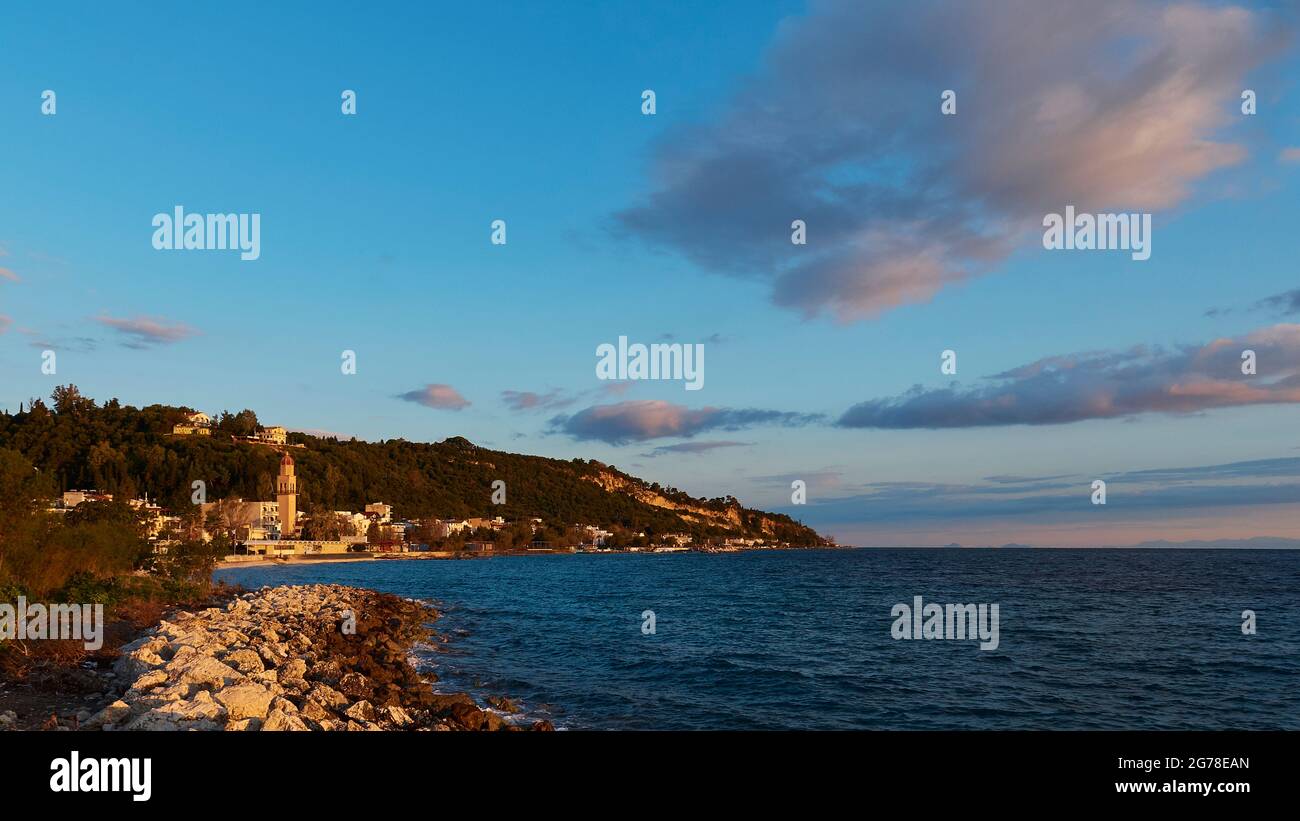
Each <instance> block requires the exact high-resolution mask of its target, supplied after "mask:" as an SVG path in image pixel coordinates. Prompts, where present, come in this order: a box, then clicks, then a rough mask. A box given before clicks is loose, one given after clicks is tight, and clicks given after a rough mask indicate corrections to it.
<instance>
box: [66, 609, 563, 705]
mask: <svg viewBox="0 0 1300 821" xmlns="http://www.w3.org/2000/svg"><path fill="white" fill-rule="evenodd" d="M437 615H438V614H437V613H436V611H434V610H433V609H432V608H431V607H428V606H427V605H424V604H421V603H419V602H414V601H408V600H404V599H401V598H398V597H396V596H392V595H388V594H384V593H377V592H375V591H372V590H361V589H357V588H351V587H341V586H338V585H309V586H301V587H275V588H263V589H262V590H260V591H257V592H254V593H248V594H245V595H242V596H238V597H236V598H234V599H232V600H231V601H230V602H229V603H228V604H227V605H226V606H225V607H224V608H216V607H211V608H208V609H206V610H201V611H198V612H193V613H190V612H181V613H174V614H170V616H169V618H167V619H165V620H163V621H162V622H160V623H159V625H158V626H157V627H156V628H154V629H152V630H150V631H149V632H147V633H145V634H144V635H143V636H141V637H140V638H138V639H137V640H135V641H133V642H131V643H130V644H127V645H126V646H124V647H123V648H122V655H121V657H120V658H119V659H118V660H117V663H116V665H115V667H114V671H115V672H116V674H117V681H119V682H122V686H123V687H125V688H128V689H126V690H125V692H122V693H121V694H120V696H121V697H120V698H118V699H117V700H116V701H114V702H113V703H112V704H110V705H108V706H107V707H105V708H104V709H103V710H101V711H100V712H99V713H98V714H97V715H95V716H93V717H92V718H91V719H90V720H89V721H88V722H86V723H85V724H84V725H82V727H83V729H104V730H519V729H525V728H524V727H522V726H520V725H517V724H514V723H512V722H510V721H509V720H507V719H506V718H503V717H502V716H501V715H500V714H498V713H497V712H494V711H491V710H483V709H481V708H480V707H479V706H478V705H477V704H476V703H475V701H474V700H473V698H471V697H470V696H468V695H466V694H464V693H456V694H451V695H447V694H438V693H434V692H433V688H432V686H431V683H430V680H432V679H433V678H435V677H433V676H430V677H429V679H426V678H423V677H421V676H420V674H419V673H418V672H417V671H416V670H415V668H414V667H413V666H412V665H411V663H410V662H409V661H408V651H409V649H410V648H411V647H412V646H413V645H414V644H415V643H416V642H419V641H423V640H425V639H427V638H428V637H429V636H430V635H431V632H430V629H429V627H428V624H429V623H430V622H432V621H433V620H434V619H436V618H437ZM496 703H498V704H500V703H505V704H507V705H508V702H501V701H500V700H497V701H496ZM531 729H551V728H550V725H549V723H547V722H538V723H536V724H534V725H532V727H531Z"/></svg>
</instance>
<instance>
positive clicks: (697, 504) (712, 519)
mask: <svg viewBox="0 0 1300 821" xmlns="http://www.w3.org/2000/svg"><path fill="white" fill-rule="evenodd" d="M583 478H585V479H587V480H588V481H590V482H593V483H595V484H597V485H599V486H600V487H601V489H603V490H604V491H606V492H607V493H620V494H623V495H626V496H630V497H631V498H633V499H635V500H636V501H638V502H640V503H642V504H645V505H649V506H651V507H655V508H659V509H662V510H666V511H670V512H672V513H673V514H674V515H676V516H677V517H679V518H680V519H682V520H683V521H684V522H688V523H691V524H695V525H703V526H705V527H714V528H719V529H722V530H726V531H729V532H734V533H736V534H737V535H744V536H749V537H759V536H761V537H765V538H772V539H775V538H786V539H787V540H788V537H789V536H790V535H792V534H791V529H792V528H799V529H802V530H806V531H807V533H806V534H805V536H804V542H805V543H806V544H808V545H810V546H812V545H818V544H824V543H826V542H825V540H823V539H822V538H821V537H820V536H818V535H817V534H816V533H815V532H814V531H812V530H811V529H809V528H803V527H802V525H798V524H797V523H795V522H793V521H792V520H791V519H789V518H788V517H785V516H776V515H774V514H769V513H765V512H763V511H759V510H749V509H746V508H744V507H742V506H741V504H740V503H739V502H737V501H736V500H735V499H730V498H728V499H727V500H725V501H723V502H721V503H720V504H718V503H716V501H715V503H705V502H704V501H702V500H698V499H691V498H689V497H683V496H682V495H681V494H676V495H675V497H674V498H669V497H668V496H667V495H665V494H664V493H662V492H660V491H656V490H655V489H654V488H653V487H651V486H649V485H647V484H646V483H645V482H643V481H641V480H640V479H635V478H633V477H630V476H625V475H623V474H621V473H617V472H614V471H611V470H609V469H600V470H598V471H597V472H596V473H595V474H593V475H589V476H585V477H583ZM795 541H796V542H798V541H800V540H799V539H798V538H796V539H795Z"/></svg>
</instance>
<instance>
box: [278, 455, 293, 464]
mask: <svg viewBox="0 0 1300 821" xmlns="http://www.w3.org/2000/svg"><path fill="white" fill-rule="evenodd" d="M280 464H282V465H289V466H290V467H292V466H293V458H292V457H290V456H289V454H288V453H285V454H284V457H283V458H281V459H280Z"/></svg>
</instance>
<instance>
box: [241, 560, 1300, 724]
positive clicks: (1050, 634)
mask: <svg viewBox="0 0 1300 821" xmlns="http://www.w3.org/2000/svg"><path fill="white" fill-rule="evenodd" d="M217 578H218V579H221V580H225V581H229V582H234V583H238V584H241V585H243V586H244V587H246V588H248V589H256V588H258V587H261V586H263V585H283V584H312V583H331V584H345V585H353V586H358V587H369V588H374V589H377V590H383V591H387V592H390V593H395V594H398V595H400V596H404V597H410V598H415V599H421V600H424V601H427V602H430V603H432V604H434V605H435V606H436V607H437V608H438V609H439V610H440V611H441V612H442V614H443V615H442V617H441V618H440V619H438V620H437V621H436V622H435V623H434V629H435V630H436V631H437V633H438V634H440V636H441V640H439V641H435V642H433V643H432V644H431V645H430V646H429V647H421V648H418V649H417V656H418V661H419V663H420V664H422V665H432V668H431V669H434V670H436V671H437V673H438V675H439V677H440V680H439V681H438V683H437V684H436V685H434V686H435V689H437V690H439V691H442V692H457V691H465V692H469V693H471V694H472V695H475V696H476V697H477V698H479V699H484V698H485V697H486V696H488V695H502V696H508V697H510V698H512V699H514V700H515V701H517V702H518V703H519V705H520V706H521V708H522V710H523V715H524V716H525V717H527V718H546V719H549V720H550V721H552V722H553V723H554V724H555V725H556V727H557V729H571V730H873V729H890V730H912V729H915V730H922V729H924V730H936V729H937V730H948V729H991V730H1019V729H1044V730H1045V729H1056V730H1066V729H1068V730H1073V729H1300V551H1285V550H1182V549H1150V550H1140V549H1134V550H1130V549H1096V550H1084V549H1079V550H1066V549H1041V548H1039V549H1033V548H1029V549H960V548H896V549H895V548H870V549H837V550H780V551H751V552H741V553H722V554H704V553H672V554H645V553H640V554H638V553H618V554H572V555H539V556H498V557H492V558H486V559H474V560H463V561H461V560H457V561H439V560H428V561H403V560H380V561H370V562H346V563H333V564H329V563H322V564H305V565H298V566H292V565H290V566H270V567H248V568H230V569H224V568H223V569H221V570H219V571H218V572H217ZM917 597H921V602H922V609H923V611H924V609H925V608H924V605H927V604H931V603H933V604H938V605H940V606H944V605H948V604H954V605H956V604H976V605H980V604H983V605H988V606H991V605H995V604H996V605H997V612H998V631H997V632H998V637H997V639H998V640H997V646H996V648H995V649H981V645H982V644H983V645H988V644H989V642H987V641H985V642H981V641H980V639H979V636H978V635H975V634H974V632H975V631H973V630H972V631H970V633H969V634H968V637H966V638H962V637H960V636H959V635H954V637H953V638H951V639H949V638H931V639H927V638H924V637H921V638H916V637H913V638H906V637H902V638H896V637H895V636H896V635H899V634H900V633H904V632H905V633H908V634H910V635H913V636H916V635H923V634H924V633H925V632H926V631H925V630H922V631H918V632H915V633H914V632H913V631H911V630H904V629H903V626H902V624H901V619H902V617H901V616H900V615H899V614H900V613H902V612H904V611H901V610H900V609H899V606H900V605H906V606H907V607H908V608H912V607H913V606H914V605H915V604H916V602H917ZM990 612H991V609H989V608H986V614H987V613H990ZM945 614H946V611H945ZM909 626H910V625H909ZM955 627H956V625H954V631H953V632H954V634H958V633H960V631H958V630H956V629H955Z"/></svg>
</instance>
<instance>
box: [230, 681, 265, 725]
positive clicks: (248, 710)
mask: <svg viewBox="0 0 1300 821" xmlns="http://www.w3.org/2000/svg"><path fill="white" fill-rule="evenodd" d="M274 698H275V695H274V694H272V693H271V691H270V690H268V689H266V688H265V687H263V686H262V685H260V684H236V685H234V686H232V687H226V688H223V689H221V690H218V691H217V693H216V700H217V702H218V703H219V704H221V706H223V707H225V708H226V712H227V714H228V715H229V716H230V719H231V720H232V721H239V720H241V719H245V718H256V719H262V718H265V717H266V713H267V711H268V710H269V709H270V707H271V701H272V699H274Z"/></svg>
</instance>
